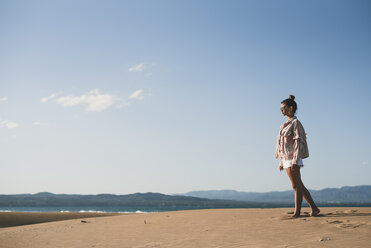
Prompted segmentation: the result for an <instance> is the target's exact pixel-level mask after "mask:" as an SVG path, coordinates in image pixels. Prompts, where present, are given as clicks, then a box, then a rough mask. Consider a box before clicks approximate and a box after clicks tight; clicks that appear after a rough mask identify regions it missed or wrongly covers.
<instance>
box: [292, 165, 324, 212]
mask: <svg viewBox="0 0 371 248" xmlns="http://www.w3.org/2000/svg"><path fill="white" fill-rule="evenodd" d="M286 172H287V175H288V176H289V178H290V180H291V183H292V188H293V189H294V192H295V211H294V214H293V216H292V217H299V216H300V210H301V204H302V201H303V196H304V198H305V200H306V201H307V202H308V204H309V206H310V208H311V209H312V212H311V214H310V215H311V216H316V215H318V214H319V212H320V210H319V209H318V207H317V206H316V204H315V203H314V201H313V199H312V196H311V195H310V193H309V191H308V190H307V188H306V187H305V186H304V184H303V182H302V181H301V176H300V167H299V166H294V168H287V169H286Z"/></svg>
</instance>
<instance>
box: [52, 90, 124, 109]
mask: <svg viewBox="0 0 371 248" xmlns="http://www.w3.org/2000/svg"><path fill="white" fill-rule="evenodd" d="M119 100H121V99H119V98H115V97H114V96H113V95H110V94H102V93H101V92H100V90H98V89H95V90H92V91H90V92H88V93H87V94H84V95H81V96H62V97H59V98H57V99H55V102H56V103H58V104H60V105H62V106H65V107H72V106H77V105H84V106H85V109H86V111H102V110H105V109H108V108H109V107H111V106H112V105H113V104H114V103H115V101H119Z"/></svg>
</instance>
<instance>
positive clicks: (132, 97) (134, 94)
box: [129, 89, 143, 100]
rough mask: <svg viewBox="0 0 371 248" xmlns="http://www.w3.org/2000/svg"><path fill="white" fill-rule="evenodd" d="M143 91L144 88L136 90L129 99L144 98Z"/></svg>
mask: <svg viewBox="0 0 371 248" xmlns="http://www.w3.org/2000/svg"><path fill="white" fill-rule="evenodd" d="M142 92H143V90H141V89H140V90H136V91H134V92H133V93H132V94H131V95H130V96H129V99H138V100H142V99H143V95H142Z"/></svg>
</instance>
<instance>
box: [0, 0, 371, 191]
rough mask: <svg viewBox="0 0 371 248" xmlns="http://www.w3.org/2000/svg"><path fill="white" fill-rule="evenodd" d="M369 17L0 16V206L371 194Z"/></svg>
mask: <svg viewBox="0 0 371 248" xmlns="http://www.w3.org/2000/svg"><path fill="white" fill-rule="evenodd" d="M370 13H371V4H370V2H369V1H366V0H365V1H360V0H355V1H350V0H348V1H342V0H327V1H316V0H315V1H296V0H280V1H275V0H272V1H268V0H264V1H257V0H248V1H238V0H233V1H227V0H224V1H215V0H203V1H194V0H187V1H183V0H179V1H166V0H156V1H113V0H109V1H94V0H89V1H88V0H87V1H81V0H78V1H75V0H74V1H69V0H66V1H46V0H44V1H35V0H31V1H22V0H21V1H10V0H2V1H0V33H1V39H0V194H20V193H37V192H44V191H48V192H52V193H67V194H100V193H111V194H131V193H136V192H159V193H164V194H174V193H185V192H189V191H193V190H222V189H233V190H238V191H247V192H267V191H282V190H289V189H291V183H290V180H289V178H288V176H287V175H286V173H285V172H279V170H278V164H279V161H278V160H276V159H275V158H274V151H275V146H276V138H277V135H278V131H279V127H280V125H282V124H283V123H284V122H285V121H286V119H285V117H284V116H282V114H281V112H280V107H281V104H280V103H281V101H282V100H284V99H286V98H288V96H289V95H290V94H292V95H295V97H296V102H297V104H298V111H297V117H298V119H299V120H300V121H301V122H302V124H303V126H304V128H305V131H306V133H307V141H308V145H309V153H310V157H309V158H307V159H305V160H304V168H303V169H302V170H301V173H302V179H303V182H304V184H305V185H306V187H307V188H309V189H314V190H318V189H323V188H333V187H342V186H355V185H370V184H371V177H370V175H371V159H370V155H371V131H370V123H371V111H370V109H371V101H370V94H371V81H370V79H371V49H370V48H371V45H370V44H371V28H370V26H371V15H370Z"/></svg>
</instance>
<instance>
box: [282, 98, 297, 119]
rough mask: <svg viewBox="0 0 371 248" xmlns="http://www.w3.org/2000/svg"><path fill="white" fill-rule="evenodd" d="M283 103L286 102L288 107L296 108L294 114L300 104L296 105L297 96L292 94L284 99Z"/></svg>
mask: <svg viewBox="0 0 371 248" xmlns="http://www.w3.org/2000/svg"><path fill="white" fill-rule="evenodd" d="M281 103H282V104H285V105H286V106H287V107H292V108H293V110H294V114H295V113H296V110H297V109H298V106H297V105H296V102H295V96H293V95H290V96H289V98H287V99H285V100H283V101H282V102H281Z"/></svg>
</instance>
